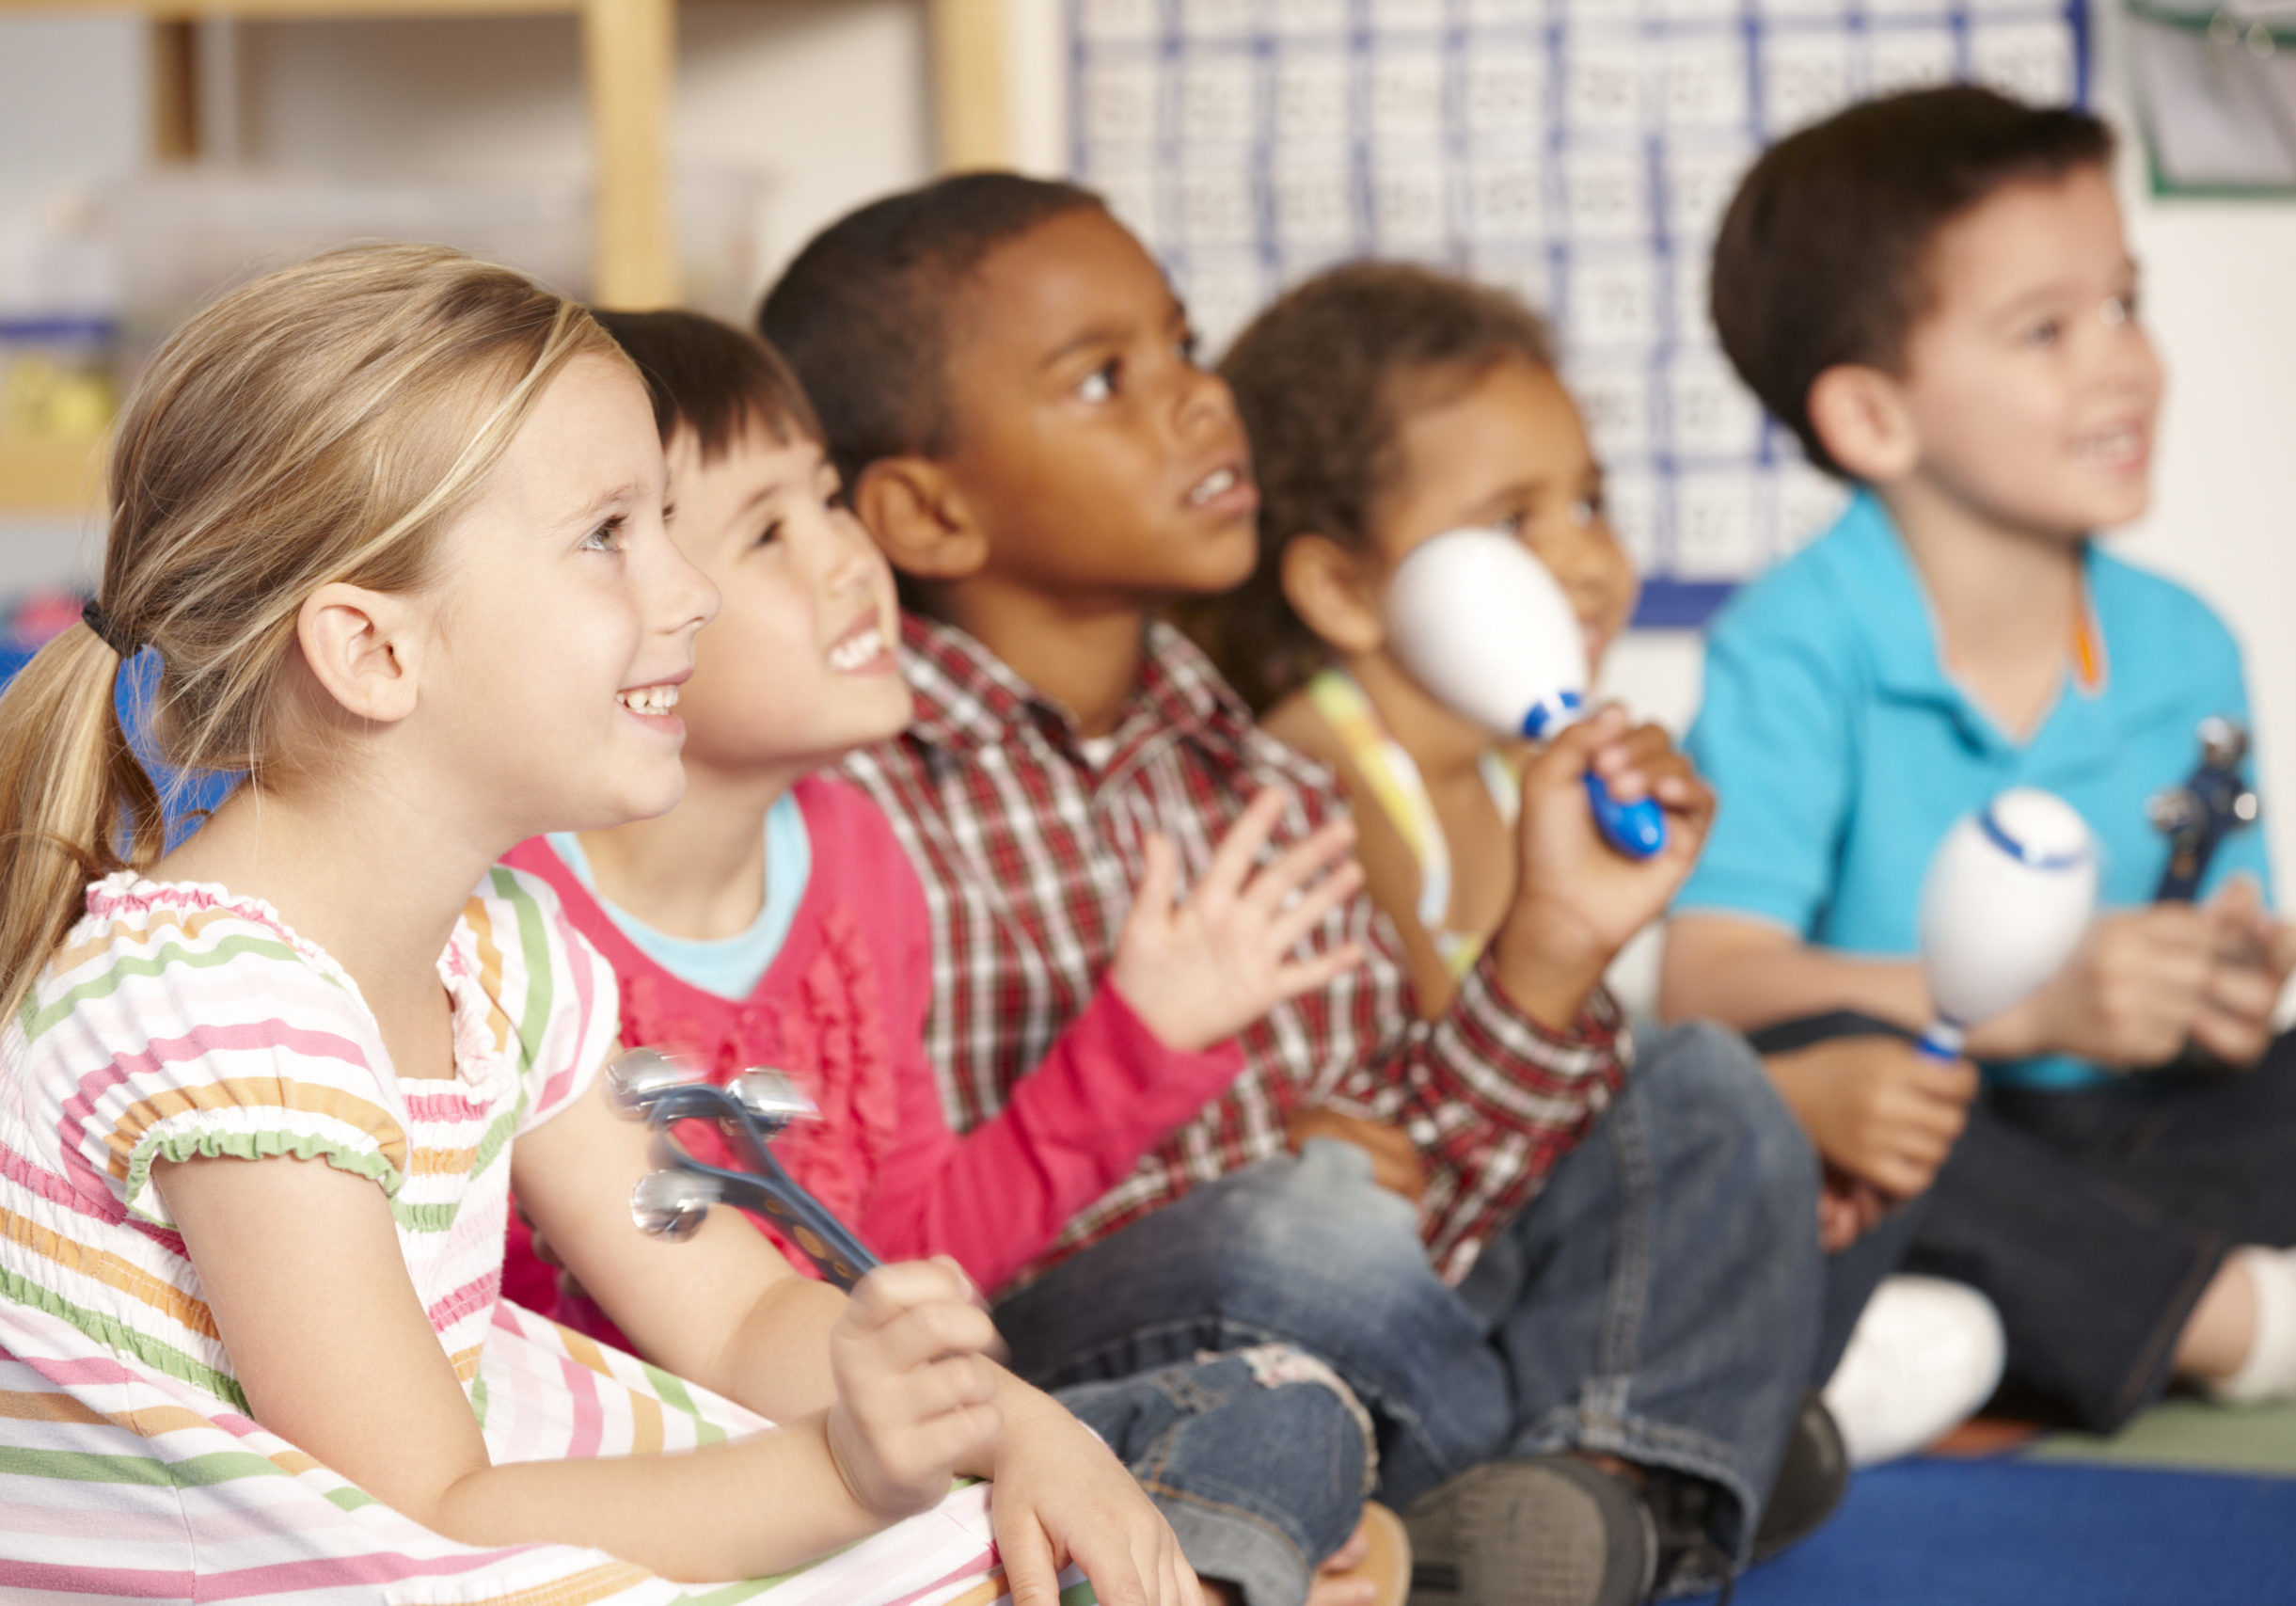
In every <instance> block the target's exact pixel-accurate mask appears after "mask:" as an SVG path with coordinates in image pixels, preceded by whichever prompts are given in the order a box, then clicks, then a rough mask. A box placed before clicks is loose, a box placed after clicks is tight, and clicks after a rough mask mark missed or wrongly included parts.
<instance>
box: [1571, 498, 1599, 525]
mask: <svg viewBox="0 0 2296 1606" xmlns="http://www.w3.org/2000/svg"><path fill="white" fill-rule="evenodd" d="M1602 517H1603V493H1602V492H1600V491H1596V492H1594V493H1592V494H1591V495H1590V496H1583V497H1580V498H1579V499H1578V500H1577V501H1575V502H1573V503H1571V522H1572V523H1573V524H1576V525H1577V526H1578V528H1579V529H1581V530H1591V529H1592V528H1593V527H1594V526H1595V525H1596V524H1599V523H1600V522H1601V521H1602Z"/></svg>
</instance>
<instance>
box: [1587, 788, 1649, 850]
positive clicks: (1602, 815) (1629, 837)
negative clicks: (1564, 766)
mask: <svg viewBox="0 0 2296 1606" xmlns="http://www.w3.org/2000/svg"><path fill="white" fill-rule="evenodd" d="M1587 802H1588V803H1590V804H1591V806H1592V807H1593V810H1594V828H1595V829H1596V830H1597V831H1599V832H1601V833H1602V834H1603V840H1604V841H1606V842H1607V843H1609V844H1610V846H1611V847H1613V848H1615V849H1617V850H1618V851H1620V852H1622V853H1623V854H1625V855H1626V857H1628V858H1630V859H1647V858H1649V857H1651V855H1653V854H1654V853H1655V852H1657V851H1659V850H1660V849H1661V848H1664V847H1665V846H1666V810H1664V809H1662V808H1660V807H1659V806H1658V800H1657V799H1656V798H1641V799H1639V800H1637V801H1636V802H1634V803H1621V802H1619V800H1618V799H1616V798H1614V797H1612V796H1611V795H1610V788H1609V787H1608V786H1607V785H1605V784H1604V781H1603V778H1602V777H1601V776H1600V775H1597V774H1596V773H1595V772H1594V771H1591V770H1590V771H1587Z"/></svg>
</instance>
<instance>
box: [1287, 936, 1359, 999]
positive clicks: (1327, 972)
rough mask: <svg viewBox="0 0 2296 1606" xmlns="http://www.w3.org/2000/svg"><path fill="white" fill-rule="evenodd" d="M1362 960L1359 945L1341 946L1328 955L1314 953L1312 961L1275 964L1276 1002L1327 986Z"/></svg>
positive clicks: (1344, 944) (1348, 944) (1347, 944)
mask: <svg viewBox="0 0 2296 1606" xmlns="http://www.w3.org/2000/svg"><path fill="white" fill-rule="evenodd" d="M1363 959H1364V954H1363V946H1362V945H1361V944H1360V943H1342V944H1341V945H1340V946H1338V947H1336V948H1333V949H1332V950H1331V951H1330V952H1328V953H1321V954H1317V955H1316V956H1315V957H1314V958H1313V959H1303V960H1293V961H1291V962H1290V963H1288V964H1283V965H1278V966H1277V967H1276V970H1275V997H1276V1000H1277V1001H1278V1002H1281V1001H1283V1000H1285V999H1288V998H1296V997H1298V996H1299V995H1300V994H1303V993H1312V992H1315V991H1316V990H1317V989H1319V988H1323V987H1329V986H1330V985H1331V984H1332V983H1333V982H1335V981H1337V980H1338V979H1339V978H1341V977H1342V976H1345V975H1346V974H1347V973H1348V972H1349V971H1351V970H1354V969H1355V968H1356V967H1357V966H1359V965H1361V964H1362V963H1363Z"/></svg>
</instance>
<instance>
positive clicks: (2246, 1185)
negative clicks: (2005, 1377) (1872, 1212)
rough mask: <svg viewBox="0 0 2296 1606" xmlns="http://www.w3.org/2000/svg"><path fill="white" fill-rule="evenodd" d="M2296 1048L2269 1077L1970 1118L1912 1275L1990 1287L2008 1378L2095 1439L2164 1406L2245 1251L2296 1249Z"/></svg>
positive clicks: (2153, 1083) (2040, 1095)
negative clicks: (2179, 1356)
mask: <svg viewBox="0 0 2296 1606" xmlns="http://www.w3.org/2000/svg"><path fill="white" fill-rule="evenodd" d="M2291 1176H2296V1044H2292V1043H2291V1042H2290V1040H2289V1039H2288V1038H2282V1039H2281V1040H2280V1041H2279V1042H2276V1043H2274V1044H2273V1045H2272V1050H2271V1052H2270V1053H2268V1054H2267V1055H2266V1056H2265V1057H2264V1060H2263V1062H2262V1063H2260V1064H2258V1065H2257V1066H2256V1068H2255V1069H2254V1070H2252V1071H2244V1072H2241V1071H2235V1072H2206V1071H2182V1070H2178V1071H2162V1072H2154V1073H2146V1074H2142V1075H2136V1076H2129V1077H2120V1078H2115V1079H2114V1080H2113V1081H2111V1082H2105V1083H2099V1084H2098V1085H2096V1086H2094V1087H2087V1088H2066V1089H2030V1090H2019V1089H2000V1090H1998V1091H1995V1092H1991V1093H1988V1094H1987V1097H1986V1100H1985V1103H1984V1104H1983V1105H1981V1106H1980V1107H1979V1108H1978V1109H1977V1110H1975V1111H1972V1112H1971V1121H1970V1124H1969V1128H1968V1130H1967V1131H1965V1132H1964V1133H1962V1135H1961V1141H1960V1142H1959V1143H1958V1144H1957V1145H1956V1147H1955V1149H1954V1153H1953V1156H1952V1157H1951V1158H1950V1159H1948V1160H1947V1161H1946V1162H1945V1166H1944V1169H1942V1170H1940V1172H1939V1173H1938V1180H1937V1183H1936V1185H1934V1186H1933V1187H1932V1188H1931V1189H1930V1199H1929V1208H1928V1211H1927V1213H1926V1214H1925V1215H1924V1216H1923V1217H1922V1220H1921V1223H1920V1226H1919V1230H1918V1231H1917V1232H1916V1233H1915V1234H1914V1238H1913V1247H1912V1250H1911V1252H1910V1253H1908V1255H1907V1257H1906V1264H1907V1265H1908V1267H1909V1268H1911V1269H1913V1270H1917V1271H1927V1272H1932V1273H1935V1274H1936V1275H1938V1276H1940V1277H1952V1278H1956V1279H1959V1280H1962V1281H1965V1282H1968V1283H1971V1285H1973V1286H1975V1287H1977V1288H1979V1289H1981V1290H1983V1291H1984V1292H1985V1294H1986V1296H1987V1297H1988V1298H1990V1299H1991V1300H1992V1301H1993V1303H1994V1304H1995V1306H1997V1307H1998V1308H1999V1309H2000V1311H2001V1319H2002V1328H2003V1330H2004V1331H2005V1332H2006V1333H2007V1335H2008V1339H2009V1380H2010V1382H2011V1384H2012V1385H2013V1386H2016V1387H2019V1388H2021V1389H2022V1390H2024V1391H2028V1392H2031V1393H2033V1394H2035V1395H2038V1396H2039V1399H2038V1400H2037V1401H2035V1403H2036V1404H2044V1405H2047V1406H2051V1407H2056V1408H2057V1409H2061V1410H2063V1411H2065V1412H2066V1413H2067V1414H2068V1416H2069V1417H2070V1419H2071V1420H2072V1422H2073V1423H2075V1424H2076V1425H2078V1426H2081V1427H2083V1428H2086V1429H2088V1430H2089V1431H2091V1432H2098V1433H2109V1432H2111V1431H2113V1430H2114V1429H2115V1428H2117V1427H2119V1426H2120V1425H2121V1424H2122V1423H2125V1422H2127V1421H2128V1420H2129V1418H2130V1416H2131V1415H2133V1414H2134V1413H2135V1412H2136V1411H2137V1410H2138V1409H2139V1408H2140V1407H2144V1406H2146V1405H2149V1404H2151V1403H2152V1402H2153V1401H2155V1400H2157V1399H2159V1398H2160V1397H2161V1391H2163V1390H2164V1389H2165V1388H2166V1387H2167V1386H2168V1381H2169V1376H2170V1373H2171V1370H2172V1367H2173V1364H2174V1362H2175V1360H2176V1349H2177V1338H2178V1337H2179V1336H2180V1335H2181V1334H2182V1333H2183V1331H2184V1326H2185V1323H2186V1322H2187V1321H2188V1320H2189V1319H2190V1318H2191V1316H2192V1313H2193V1306H2194V1305H2195V1304H2196V1303H2197V1302H2198V1301H2199V1298H2200V1296H2201V1294H2202V1293H2203V1292H2204V1291H2205V1290H2206V1289H2207V1288H2208V1286H2209V1281H2210V1280H2212V1279H2213V1278H2214V1277H2215V1275H2216V1272H2217V1268H2218V1267H2220V1266H2221V1265H2222V1264H2224V1259H2225V1252H2226V1251H2227V1250H2229V1249H2232V1248H2236V1247H2238V1246H2240V1245H2241V1244H2264V1245H2268V1246H2271V1247H2272V1248H2285V1247H2287V1246H2288V1245H2290V1244H2296V1189H2291V1187H2290V1186H2289V1179H2290V1177H2291Z"/></svg>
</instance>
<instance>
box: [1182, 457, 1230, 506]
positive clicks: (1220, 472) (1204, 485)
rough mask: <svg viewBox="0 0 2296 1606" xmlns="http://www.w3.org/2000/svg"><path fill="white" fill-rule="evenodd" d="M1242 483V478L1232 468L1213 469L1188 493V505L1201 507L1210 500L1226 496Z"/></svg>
mask: <svg viewBox="0 0 2296 1606" xmlns="http://www.w3.org/2000/svg"><path fill="white" fill-rule="evenodd" d="M1242 484H1243V475H1241V474H1239V473H1237V472H1236V470H1235V469H1232V468H1227V467H1222V468H1218V469H1213V470H1212V471H1211V473H1209V474H1206V475H1205V476H1204V477H1203V478H1202V479H1200V480H1198V481H1197V482H1196V488H1195V489H1193V490H1191V491H1190V492H1189V493H1188V505H1189V506H1190V507H1202V506H1203V505H1204V504H1205V503H1206V502H1208V501H1211V500H1212V498H1214V497H1222V496H1226V495H1227V493H1228V492H1229V491H1232V490H1234V489H1235V488H1236V487H1237V486H1238V485H1242Z"/></svg>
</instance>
